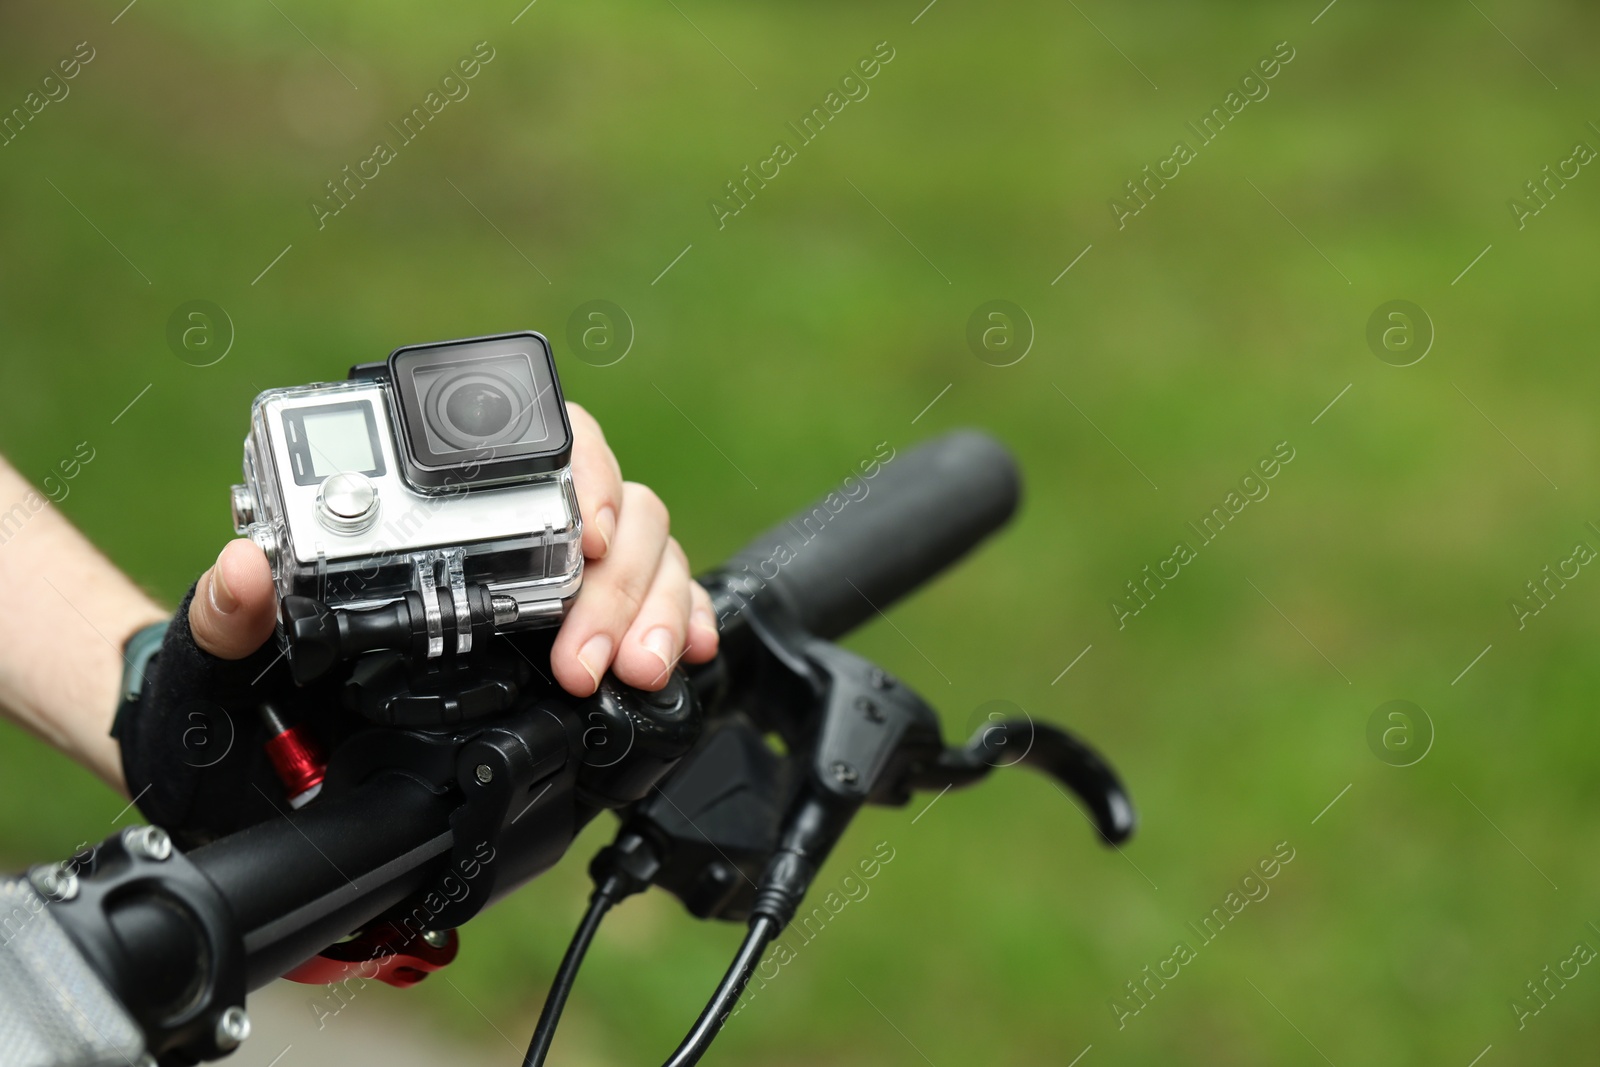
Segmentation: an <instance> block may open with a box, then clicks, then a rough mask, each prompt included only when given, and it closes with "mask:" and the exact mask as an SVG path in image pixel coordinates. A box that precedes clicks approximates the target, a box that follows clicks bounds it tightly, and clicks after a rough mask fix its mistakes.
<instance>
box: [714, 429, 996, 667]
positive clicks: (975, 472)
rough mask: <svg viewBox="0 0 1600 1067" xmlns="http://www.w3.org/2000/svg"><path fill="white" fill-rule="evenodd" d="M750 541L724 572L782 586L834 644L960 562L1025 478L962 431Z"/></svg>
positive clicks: (785, 596) (988, 440)
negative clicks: (744, 575) (862, 488)
mask: <svg viewBox="0 0 1600 1067" xmlns="http://www.w3.org/2000/svg"><path fill="white" fill-rule="evenodd" d="M859 484H860V485H862V486H864V487H865V492H864V493H862V494H860V495H859V498H857V496H856V494H857V490H855V489H854V488H852V487H851V485H850V484H849V480H848V479H847V481H846V484H845V486H844V487H843V488H842V489H840V490H836V491H835V492H832V493H829V494H828V495H827V496H824V497H822V498H821V499H819V500H818V501H817V502H816V503H814V504H812V505H811V506H810V507H808V508H805V509H803V510H801V511H798V512H796V513H795V514H794V515H793V516H792V517H790V518H789V519H788V520H786V521H784V522H780V523H778V524H777V525H776V526H773V527H772V528H771V529H769V530H767V531H766V532H765V533H763V534H761V535H760V536H759V537H756V538H755V539H753V540H752V541H751V542H750V543H749V544H748V545H746V546H745V548H744V549H743V550H741V551H740V552H739V553H738V554H736V555H735V556H734V557H733V559H731V560H730V561H729V563H728V565H727V567H726V568H725V569H726V570H729V571H744V572H746V573H748V574H751V575H754V576H755V577H757V578H758V579H759V580H760V581H761V582H763V583H765V584H766V585H768V586H770V587H775V590H776V592H777V594H778V596H779V598H780V599H782V600H783V601H785V602H786V604H787V606H788V607H789V608H790V609H791V610H792V611H793V612H794V613H795V616H796V618H797V619H798V621H799V622H800V625H801V626H802V627H803V628H804V629H805V630H807V631H808V632H809V633H812V634H814V635H815V636H817V637H821V638H823V639H824V640H833V639H834V638H837V637H839V636H841V635H843V634H845V633H847V632H849V631H850V630H851V629H853V628H855V627H856V626H858V625H860V624H861V623H862V622H863V621H865V620H866V619H868V618H870V617H871V616H872V615H874V614H875V613H877V612H879V611H886V610H888V608H889V606H890V605H891V604H893V603H894V602H895V601H897V600H899V599H900V598H901V597H902V596H904V595H905V594H906V593H908V592H910V591H911V590H913V589H915V588H916V587H917V586H919V585H921V584H922V583H924V582H926V581H927V580H928V579H930V578H932V577H933V576H934V575H935V574H937V573H939V572H940V571H941V570H943V569H944V568H945V567H948V566H949V565H950V564H952V563H954V562H955V561H956V560H958V559H960V558H961V557H962V556H963V555H965V554H966V553H967V552H968V551H969V550H971V549H972V548H973V547H974V546H976V545H977V544H978V543H979V542H980V541H982V540H983V539H984V538H985V537H987V536H988V535H989V534H991V533H993V532H994V531H995V530H997V529H999V528H1000V527H1001V526H1002V525H1004V524H1005V522H1006V521H1007V520H1008V519H1010V517H1011V515H1012V513H1013V512H1014V511H1015V510H1016V507H1017V502H1018V500H1019V499H1020V497H1021V493H1022V478H1021V475H1020V474H1019V473H1018V471H1017V465H1016V461H1015V460H1014V459H1013V458H1012V456H1011V454H1010V453H1009V452H1007V451H1006V449H1005V446H1003V445H1001V444H1000V443H999V442H998V441H996V440H995V439H994V438H992V437H990V436H988V435H987V434H983V433H979V432H978V431H976V430H956V431H953V432H951V433H947V434H945V435H944V436H943V437H938V438H935V439H934V440H932V441H929V442H927V443H926V444H923V445H921V446H919V447H917V448H916V449H914V450H912V451H910V452H907V453H905V454H904V455H894V456H892V457H891V459H890V460H889V461H888V462H886V463H883V464H882V467H881V470H879V471H878V472H877V475H876V477H873V478H872V479H870V480H862V481H860V483H859Z"/></svg>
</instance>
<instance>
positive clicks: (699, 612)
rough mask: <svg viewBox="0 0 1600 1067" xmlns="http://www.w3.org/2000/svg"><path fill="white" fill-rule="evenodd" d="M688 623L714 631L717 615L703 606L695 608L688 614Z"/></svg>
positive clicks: (715, 630)
mask: <svg viewBox="0 0 1600 1067" xmlns="http://www.w3.org/2000/svg"><path fill="white" fill-rule="evenodd" d="M689 625H690V626H695V627H698V628H699V629H702V630H709V631H711V632H712V633H716V632H717V617H716V616H715V615H713V614H711V612H710V611H708V610H707V609H705V608H695V609H694V611H692V612H690V614H689Z"/></svg>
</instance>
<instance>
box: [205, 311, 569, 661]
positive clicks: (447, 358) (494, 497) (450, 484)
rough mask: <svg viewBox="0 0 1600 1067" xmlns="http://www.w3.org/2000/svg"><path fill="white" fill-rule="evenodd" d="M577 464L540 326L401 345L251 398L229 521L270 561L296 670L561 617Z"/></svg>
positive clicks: (436, 649) (432, 655) (459, 645)
mask: <svg viewBox="0 0 1600 1067" xmlns="http://www.w3.org/2000/svg"><path fill="white" fill-rule="evenodd" d="M571 459H572V427H571V424H570V423H569V422H568V419H567V411H566V405H565V403H564V402H563V401H562V397H561V384H560V381H559V380H558V379H557V377H556V366H555V359H554V357H553V356H552V355H551V352H550V345H549V342H547V341H546V340H545V339H544V337H543V336H541V335H540V334H537V333H533V332H526V333H512V334H502V335H498V336H494V337H478V338H472V339H469V340H464V341H444V342H438V343H434V344H425V345H409V346H407V347H404V348H399V349H396V350H395V351H394V352H393V353H392V354H390V356H389V359H388V360H387V362H384V363H373V364H362V365H359V366H356V367H353V368H352V369H351V371H350V378H349V380H348V381H344V382H336V383H324V384H316V385H303V386H295V387H293V388H286V389H269V390H267V391H266V392H264V393H262V394H260V395H259V396H257V397H256V399H255V403H254V404H253V405H252V409H251V419H250V435H249V437H248V438H246V440H245V446H244V484H243V485H236V486H234V487H233V521H234V528H235V529H236V530H237V531H238V532H239V533H241V534H243V535H245V536H248V537H249V538H251V539H252V540H253V541H255V543H256V544H258V545H260V546H261V548H262V549H263V550H264V551H265V552H266V554H267V559H268V560H269V561H270V562H271V564H272V574H273V579H274V581H275V582H276V584H277V588H278V594H279V596H280V598H281V608H280V626H279V635H280V638H281V639H282V641H283V643H284V647H285V648H286V650H287V651H288V652H289V655H290V659H291V665H292V666H293V667H294V668H295V675H296V677H297V678H299V679H301V680H307V679H309V678H310V677H313V676H315V675H316V674H320V673H321V672H322V671H324V670H326V669H327V667H328V666H330V665H331V664H332V662H333V661H334V660H335V659H345V658H350V657H351V656H354V655H355V654H357V653H359V652H363V651H369V650H372V649H376V648H390V649H397V650H400V651H409V652H411V653H413V654H414V655H415V656H416V657H417V658H418V659H437V658H439V657H441V656H444V655H447V654H463V653H467V652H470V651H471V650H472V647H473V643H474V641H475V640H476V641H481V640H483V639H484V638H485V637H487V636H488V635H491V634H493V633H499V632H506V631H514V630H519V629H527V628H531V627H537V626H551V625H556V624H558V623H559V622H560V621H561V619H562V618H563V617H564V615H565V614H566V611H567V608H568V606H569V605H570V604H571V603H572V598H573V597H574V596H576V595H577V592H578V588H579V585H580V583H581V581H582V577H583V552H582V547H581V540H582V535H583V526H582V521H581V519H580V516H579V513H578V502H577V496H576V494H575V492H574V490H573V485H572V467H571Z"/></svg>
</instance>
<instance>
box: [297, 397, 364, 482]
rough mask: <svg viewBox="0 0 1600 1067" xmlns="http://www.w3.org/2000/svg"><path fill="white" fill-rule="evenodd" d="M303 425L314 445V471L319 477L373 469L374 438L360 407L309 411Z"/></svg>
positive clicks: (309, 444)
mask: <svg viewBox="0 0 1600 1067" xmlns="http://www.w3.org/2000/svg"><path fill="white" fill-rule="evenodd" d="M303 425H304V426H305V431H306V444H307V445H308V446H309V447H310V449H311V472H312V473H313V474H315V475H317V476H318V477H319V478H326V477H327V476H328V475H330V474H338V473H340V472H341V471H369V470H371V469H372V459H373V456H372V439H371V438H370V437H368V436H367V420H366V419H365V418H363V417H362V415H361V412H359V411H308V412H306V414H305V420H304V423H303Z"/></svg>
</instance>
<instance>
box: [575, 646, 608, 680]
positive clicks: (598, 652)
mask: <svg viewBox="0 0 1600 1067" xmlns="http://www.w3.org/2000/svg"><path fill="white" fill-rule="evenodd" d="M578 662H579V663H581V664H583V669H584V670H586V671H588V672H589V677H590V678H592V679H594V684H595V685H599V684H600V676H601V675H602V674H604V673H605V671H606V668H607V667H609V666H611V638H610V637H609V636H608V635H606V634H595V635H594V636H593V637H591V638H589V640H587V641H585V642H584V643H583V647H582V648H580V649H578Z"/></svg>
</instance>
